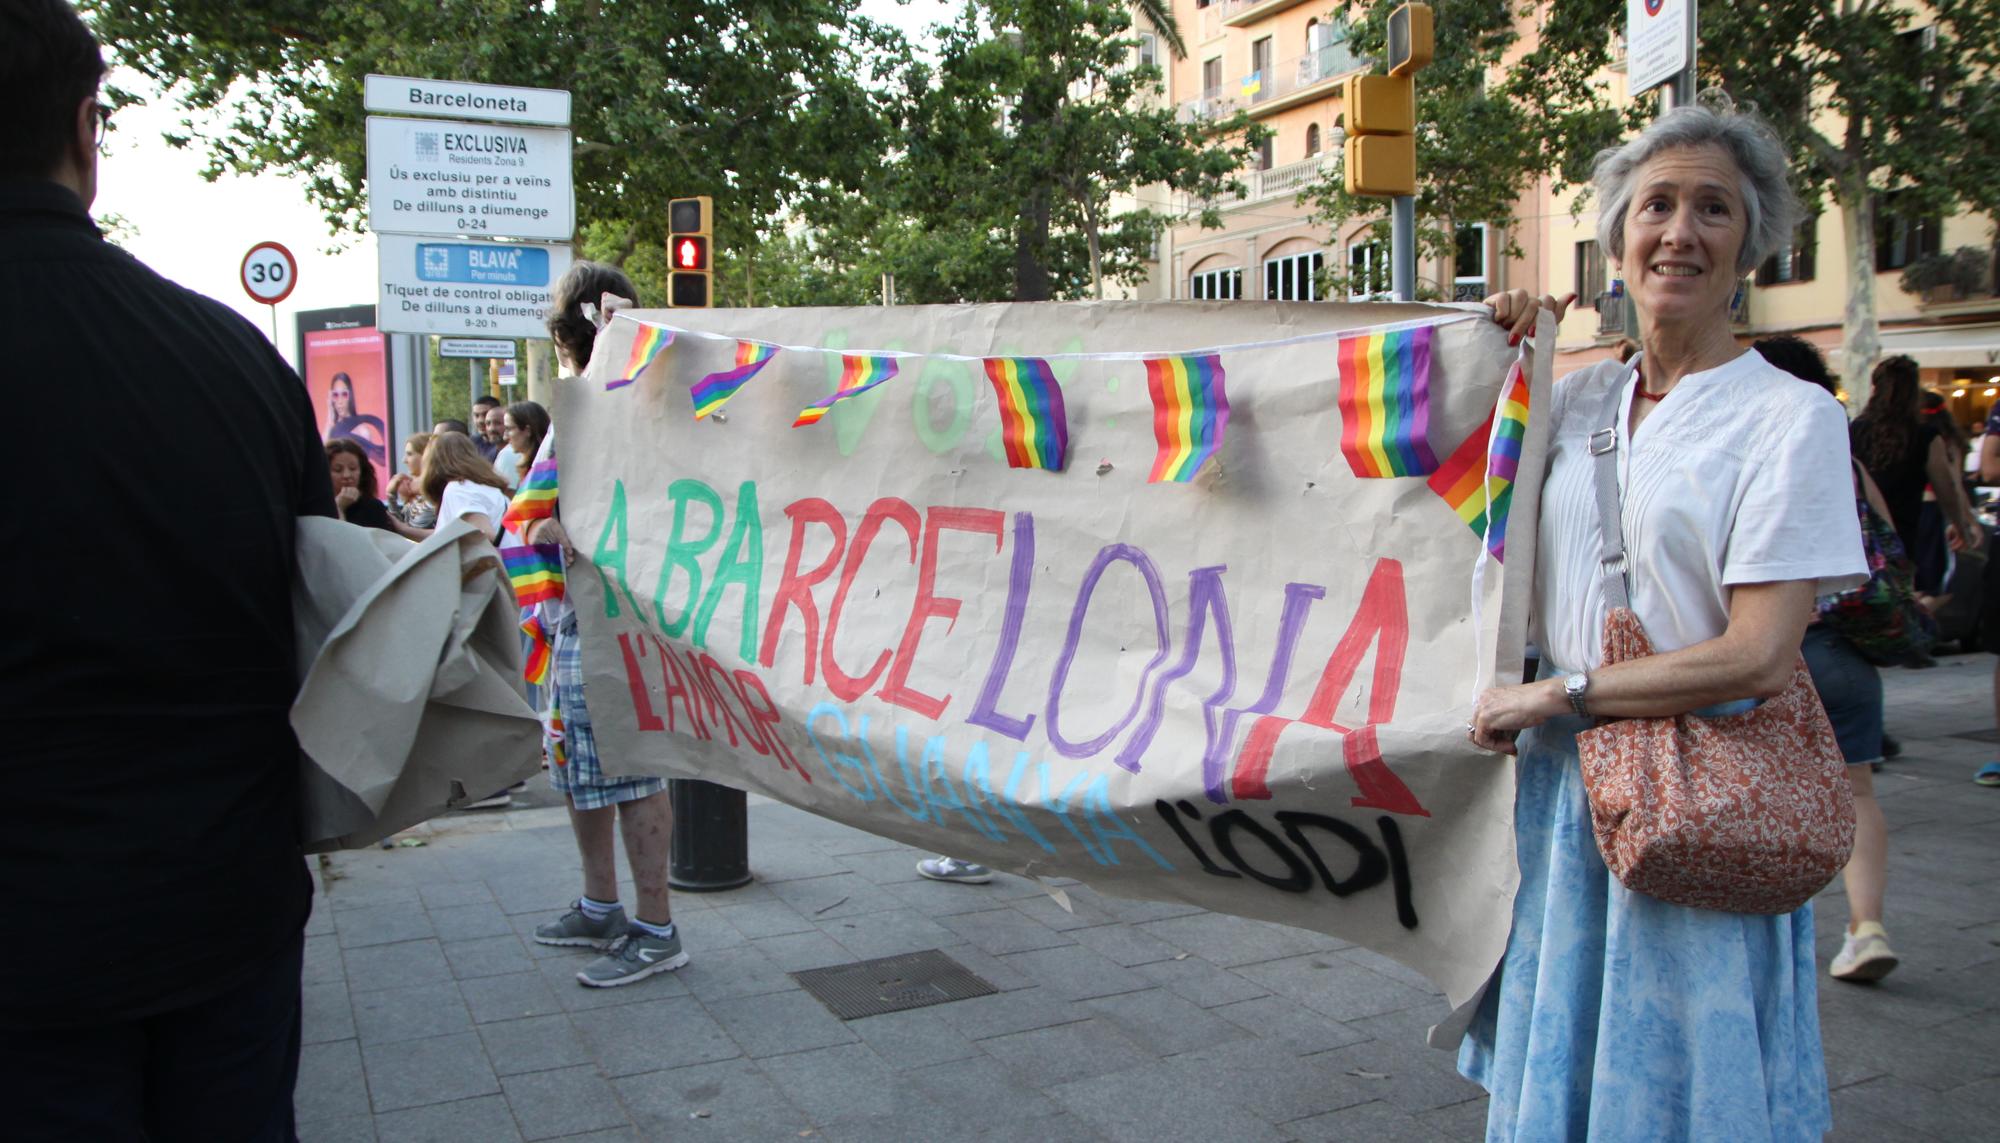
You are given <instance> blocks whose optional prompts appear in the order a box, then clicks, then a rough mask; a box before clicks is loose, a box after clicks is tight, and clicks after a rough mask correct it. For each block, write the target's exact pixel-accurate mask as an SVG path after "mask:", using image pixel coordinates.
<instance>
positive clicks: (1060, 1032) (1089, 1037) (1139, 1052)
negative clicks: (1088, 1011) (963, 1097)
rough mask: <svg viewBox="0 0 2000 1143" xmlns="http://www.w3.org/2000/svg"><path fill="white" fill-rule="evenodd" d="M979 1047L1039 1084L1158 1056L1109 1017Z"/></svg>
mask: <svg viewBox="0 0 2000 1143" xmlns="http://www.w3.org/2000/svg"><path fill="white" fill-rule="evenodd" d="M979 1046H980V1047H981V1048H982V1049H984V1050H985V1051H986V1054H987V1055H990V1056H992V1057H993V1058H994V1059H996V1060H999V1061H1000V1063H1001V1064H1003V1065H1005V1066H1006V1068H1007V1070H1008V1071H1009V1072H1011V1073H1012V1074H1013V1075H1014V1076H1015V1078H1017V1079H1019V1080H1020V1081H1021V1082H1023V1083H1026V1084H1028V1085H1029V1086H1030V1087H1039V1088H1048V1087H1054V1086H1055V1085H1057V1084H1062V1083H1070V1082H1072V1081H1075V1080H1080V1079H1089V1078H1091V1077H1093V1076H1101V1075H1109V1074H1111V1073H1112V1072H1122V1071H1125V1070H1126V1069H1128V1068H1136V1067H1139V1066H1141V1065H1144V1064H1149V1063H1151V1062H1153V1061H1154V1060H1155V1059H1157V1058H1158V1057H1157V1055H1156V1054H1155V1053H1154V1052H1152V1051H1151V1050H1149V1049H1147V1048H1145V1047H1141V1046H1140V1045H1138V1044H1135V1043H1133V1042H1132V1041H1131V1040H1129V1039H1127V1038H1126V1037H1125V1036H1124V1035H1123V1034H1121V1033H1120V1032H1119V1031H1118V1030H1117V1029H1116V1028H1115V1027H1113V1026H1112V1025H1111V1024H1110V1022H1109V1021H1105V1020H1081V1021H1078V1022H1076V1023H1073V1024H1064V1025H1061V1026H1060V1027H1055V1028H1037V1029H1035V1030H1033V1031H1029V1032H1016V1033H1014V1034H1012V1035H1008V1036H994V1037H991V1038H989V1039H985V1040H981V1041H980V1042H979ZM1071 1110H1075V1109H1074V1108H1072V1109H1071Z"/></svg>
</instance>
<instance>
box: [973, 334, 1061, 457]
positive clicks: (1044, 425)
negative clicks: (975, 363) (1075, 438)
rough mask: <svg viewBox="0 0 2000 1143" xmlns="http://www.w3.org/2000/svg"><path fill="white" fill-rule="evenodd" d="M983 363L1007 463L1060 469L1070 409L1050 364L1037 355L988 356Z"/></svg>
mask: <svg viewBox="0 0 2000 1143" xmlns="http://www.w3.org/2000/svg"><path fill="white" fill-rule="evenodd" d="M985 365H986V377H987V380H989V381H991V382H993V392H994V395H995V396H997V397H999V399H1000V440H1001V443H1002V444H1003V445H1005V446H1006V449H1007V467H1009V468H1046V469H1048V470H1049V471H1050V472H1061V471H1062V467H1063V459H1064V457H1066V456H1067V455H1068V453H1069V412H1068V410H1066V409H1065V408H1064V407H1063V395H1062V386H1060V385H1058V384H1056V375H1055V374H1054V373H1053V372H1051V371H1050V370H1049V363H1048V362H1046V361H1043V360H1042V359H1041V358H1039V357H989V358H987V359H986V361H985Z"/></svg>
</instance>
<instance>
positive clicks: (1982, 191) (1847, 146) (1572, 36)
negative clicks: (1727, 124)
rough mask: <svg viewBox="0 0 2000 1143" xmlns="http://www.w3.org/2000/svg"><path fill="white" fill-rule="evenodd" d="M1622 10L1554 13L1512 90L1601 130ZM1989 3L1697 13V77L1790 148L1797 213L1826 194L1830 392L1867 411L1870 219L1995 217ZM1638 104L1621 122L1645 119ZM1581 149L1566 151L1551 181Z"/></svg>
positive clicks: (1560, 9)
mask: <svg viewBox="0 0 2000 1143" xmlns="http://www.w3.org/2000/svg"><path fill="white" fill-rule="evenodd" d="M1624 10H1625V6H1624V4H1623V3H1622V2H1621V0H1556V3H1554V4H1552V5H1551V7H1550V11H1549V18H1548V19H1547V20H1546V21H1545V22H1544V25H1543V29H1542V37H1543V44H1542V49H1543V50H1542V51H1540V52H1538V53H1536V56H1535V57H1531V60H1530V61H1524V62H1523V67H1522V69H1521V71H1520V73H1519V79H1520V83H1521V88H1522V90H1523V91H1524V92H1528V93H1535V92H1546V93H1548V94H1549V95H1551V96H1552V97H1554V98H1556V99H1559V100H1560V101H1561V102H1562V104H1563V106H1564V108H1565V109H1566V110H1567V111H1568V112H1569V113H1570V114H1572V115H1577V116H1581V117H1584V118H1585V119H1592V118H1594V119H1595V120H1596V121H1599V122H1608V121H1609V119H1608V116H1609V108H1608V107H1607V106H1606V102H1605V100H1604V98H1603V94H1602V91H1601V90H1599V89H1596V88H1594V87H1593V85H1592V83H1591V79H1592V77H1593V76H1594V75H1595V74H1596V73H1597V72H1599V71H1600V70H1601V69H1602V68H1603V67H1604V66H1605V65H1606V64H1608V63H1609V62H1610V52H1611V37H1610V35H1609V34H1608V33H1607V31H1606V29H1607V28H1616V27H1622V26H1623V20H1624ZM1996 43H2000V0H1931V2H1930V3H1928V4H1926V5H1925V6H1923V7H1921V8H1919V7H1914V6H1911V5H1907V4H1901V3H1891V2H1889V0H1839V2H1837V3H1814V2H1809V0H1774V2H1766V3H1760V4H1709V5H1704V6H1703V8H1702V10H1701V42H1700V46H1699V49H1698V51H1697V53H1696V69H1697V73H1698V74H1699V76H1700V79H1701V82H1702V84H1703V85H1704V86H1707V85H1714V86H1718V87H1720V88H1721V89H1722V90H1724V91H1725V92H1727V93H1728V94H1729V95H1730V96H1731V97H1732V98H1734V99H1735V100H1736V102H1737V103H1738V105H1739V106H1748V107H1751V108H1754V109H1755V110H1756V111H1758V112H1759V113H1761V114H1763V115H1764V116H1765V117H1766V118H1768V119H1769V120H1770V121H1771V123H1772V125H1773V126H1774V127H1776V128H1777V130H1778V133H1779V134H1780V136H1781V137H1783V138H1784V139H1785V141H1786V142H1787V143H1788V144H1790V146H1791V152H1792V170H1793V174H1794V177H1795V179H1796V181H1797V184H1798V186H1799V188H1800V190H1801V191H1802V192H1803V194H1804V195H1805V197H1806V199H1807V201H1808V202H1810V203H1813V204H1815V205H1816V204H1818V203H1820V202H1822V201H1824V199H1825V198H1826V197H1827V196H1828V195H1831V197H1832V200H1833V201H1834V203H1835V204H1837V205H1838V206H1839V208H1840V212H1841V220H1842V229H1843V232H1844V236H1845V238H1846V246H1847V257H1848V265H1847V309H1846V313H1845V315H1844V317H1843V320H1842V327H1843V329H1842V334H1843V351H1842V361H1841V373H1842V380H1843V383H1844V385H1845V388H1846V389H1847V392H1848V394H1849V396H1850V398H1851V400H1852V401H1853V402H1854V404H1855V406H1856V407H1859V405H1860V404H1861V403H1863V402H1865V401H1866V399H1867V395H1868V388H1869V386H1868V378H1869V373H1870V371H1871V370H1872V369H1873V367H1874V364H1875V358H1876V356H1877V355H1878V354H1879V353H1880V352H1881V337H1880V333H1879V330H1878V326H1877V322H1876V316H1875V314H1876V306H1875V273H1876V231H1877V223H1878V220H1880V219H1882V218H1883V211H1884V209H1885V207H1887V206H1889V205H1890V204H1891V203H1893V209H1894V211H1895V213H1896V216H1897V217H1899V218H1902V219H1903V220H1904V221H1905V224H1907V225H1913V224H1914V223H1915V221H1916V220H1917V219H1920V218H1924V217H1935V216H1938V215H1942V214H1944V213H1947V212H1950V211H1954V210H1970V211H1974V212H1978V213H1982V214H1986V215H1989V216H1991V215H1995V214H2000V145H1996V141H2000V70H1996V69H1995V67H1994V66H1993V65H1994V56H1993V49H1994V45H1995V44H1996ZM1651 104H1652V101H1651V100H1650V99H1648V100H1645V101H1643V102H1641V103H1640V104H1638V105H1636V109H1638V110H1640V111H1642V112H1646V111H1650V109H1651ZM1585 151H1586V148H1585V146H1584V145H1582V143H1581V142H1580V141H1579V143H1578V144H1577V145H1575V146H1573V147H1572V149H1571V152H1570V154H1569V155H1568V163H1567V164H1566V169H1569V170H1578V169H1580V166H1581V163H1582V160H1583V157H1584V153H1585Z"/></svg>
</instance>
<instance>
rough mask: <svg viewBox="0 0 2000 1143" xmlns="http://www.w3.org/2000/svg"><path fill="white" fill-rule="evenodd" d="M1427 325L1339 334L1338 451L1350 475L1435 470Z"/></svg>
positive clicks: (1429, 329)
mask: <svg viewBox="0 0 2000 1143" xmlns="http://www.w3.org/2000/svg"><path fill="white" fill-rule="evenodd" d="M1433 328H1434V327H1432V326H1428V325H1425V326H1418V327H1417V328H1415V329H1399V330H1391V331H1383V332H1379V333H1369V332H1365V331H1364V332H1361V333H1357V334H1354V335H1353V336H1351V337H1343V338H1341V339H1340V350H1339V354H1340V452H1341V455H1342V456H1345V457H1346V458H1347V464H1348V467H1349V468H1352V469H1353V470H1354V475H1356V476H1362V477H1370V476H1426V475H1429V474H1430V473H1433V472H1436V471H1437V466H1438V461H1437V454H1435V453H1433V452H1431V442H1430V429H1431V333H1432V330H1433Z"/></svg>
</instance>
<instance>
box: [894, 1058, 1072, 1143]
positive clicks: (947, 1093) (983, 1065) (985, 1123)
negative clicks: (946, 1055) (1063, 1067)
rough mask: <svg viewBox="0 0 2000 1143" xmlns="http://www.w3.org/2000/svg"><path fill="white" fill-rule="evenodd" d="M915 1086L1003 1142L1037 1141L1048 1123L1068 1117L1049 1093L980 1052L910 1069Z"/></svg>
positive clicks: (966, 1120)
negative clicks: (1045, 1123) (1018, 1077)
mask: <svg viewBox="0 0 2000 1143" xmlns="http://www.w3.org/2000/svg"><path fill="white" fill-rule="evenodd" d="M907 1074H908V1076H909V1078H910V1080H911V1081H912V1082H914V1083H915V1084H916V1085H917V1086H918V1087H920V1088H922V1089H923V1090H924V1092H925V1094H927V1095H929V1096H930V1097H931V1099H933V1100H935V1101H936V1102H937V1103H938V1104H939V1105H940V1106H943V1107H948V1108H951V1109H952V1110H954V1111H956V1112H958V1113H959V1115H960V1116H961V1118H962V1119H963V1121H964V1122H966V1123H968V1124H971V1125H973V1126H974V1127H975V1128H977V1129H979V1130H982V1131H985V1132H987V1133H988V1134H989V1135H990V1136H992V1137H997V1138H1017V1139H1034V1138H1038V1137H1039V1135H1040V1130H1039V1125H1040V1122H1041V1121H1042V1120H1045V1119H1049V1118H1052V1117H1054V1116H1058V1115H1061V1114H1063V1108H1062V1107H1061V1106H1060V1105H1059V1104H1057V1103H1056V1102H1055V1101H1054V1100H1051V1099H1050V1098H1048V1096H1047V1095H1045V1094H1044V1093H1042V1092H1040V1091H1037V1090H1036V1089H1035V1088H1033V1087H1030V1086H1029V1085H1027V1084H1025V1083H1022V1082H1020V1081H1019V1080H1017V1079H1015V1078H1014V1076H1013V1075H1012V1074H1011V1073H1009V1072H1008V1071H1007V1069H1006V1068H1004V1067H1002V1066H1000V1064H999V1063H998V1061H996V1060H994V1059H993V1058H992V1057H990V1056H988V1055H986V1054H984V1053H980V1054H979V1055H977V1056H973V1057H970V1058H967V1059H962V1060H944V1061H938V1062H935V1063H932V1064H929V1065H927V1066H925V1067H921V1068H914V1069H912V1070H910V1071H909V1072H908V1073H907Z"/></svg>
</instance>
